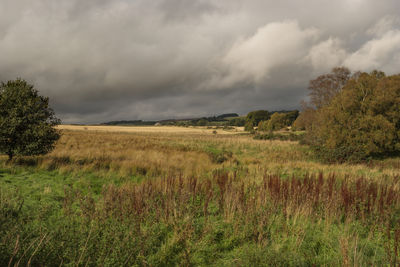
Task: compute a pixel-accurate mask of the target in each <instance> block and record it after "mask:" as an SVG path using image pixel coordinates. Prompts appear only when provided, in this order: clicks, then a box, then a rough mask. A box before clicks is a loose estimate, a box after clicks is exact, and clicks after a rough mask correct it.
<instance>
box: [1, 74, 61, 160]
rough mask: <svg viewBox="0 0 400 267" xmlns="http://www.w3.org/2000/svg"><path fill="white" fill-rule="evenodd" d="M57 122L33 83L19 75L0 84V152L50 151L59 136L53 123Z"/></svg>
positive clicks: (9, 153) (19, 153) (35, 152)
mask: <svg viewBox="0 0 400 267" xmlns="http://www.w3.org/2000/svg"><path fill="white" fill-rule="evenodd" d="M59 123H60V120H59V119H57V118H56V117H55V114H54V111H53V110H52V109H51V108H50V107H49V99H48V98H47V97H43V96H40V95H39V94H38V91H37V90H36V89H34V87H33V85H30V84H28V83H27V82H26V81H24V80H22V79H17V80H13V81H8V82H7V83H1V85H0V152H2V153H5V154H7V155H8V158H9V160H12V158H13V157H14V155H25V156H28V155H41V154H46V153H48V152H50V151H51V150H52V149H53V148H54V144H55V142H56V141H57V140H58V139H59V137H60V134H59V132H58V131H57V130H56V129H54V126H56V125H57V124H59Z"/></svg>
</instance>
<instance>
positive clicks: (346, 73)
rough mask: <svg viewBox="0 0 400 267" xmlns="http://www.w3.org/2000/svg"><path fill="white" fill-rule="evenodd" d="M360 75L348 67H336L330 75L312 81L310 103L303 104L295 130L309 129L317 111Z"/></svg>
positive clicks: (309, 87) (309, 88) (310, 84)
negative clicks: (352, 72)
mask: <svg viewBox="0 0 400 267" xmlns="http://www.w3.org/2000/svg"><path fill="white" fill-rule="evenodd" d="M358 75H359V73H358V72H357V73H354V74H353V75H351V72H350V70H349V69H348V68H346V67H336V68H333V69H332V71H331V72H330V73H328V74H323V75H320V76H318V77H317V78H316V79H314V80H311V81H310V83H309V86H308V90H309V91H310V93H309V97H310V101H309V102H305V101H303V102H302V112H301V113H300V115H299V116H298V118H297V121H296V122H295V123H294V125H293V126H294V129H297V130H305V129H307V128H309V127H310V126H311V124H312V121H313V120H314V117H315V114H314V113H315V111H316V110H317V109H319V108H322V107H324V106H326V105H328V104H329V103H330V101H331V100H332V98H333V97H335V96H336V94H338V93H339V92H340V91H341V90H342V88H343V87H344V85H345V84H346V83H347V81H349V80H350V79H351V78H357V76H358Z"/></svg>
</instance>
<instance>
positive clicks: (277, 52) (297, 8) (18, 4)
mask: <svg viewBox="0 0 400 267" xmlns="http://www.w3.org/2000/svg"><path fill="white" fill-rule="evenodd" d="M399 10H400V1H398V0H381V1H376V0H336V1H331V0H330V1H328V0H291V1H289V0H280V1H275V0H274V1H272V0H213V1H211V0H151V1H149V0H113V1H109V0H57V1H56V0H35V1H32V0H0V12H1V13H0V14H1V15H0V80H1V81H7V80H11V79H15V78H17V77H20V78H23V79H25V80H27V81H28V82H30V83H32V84H34V86H35V88H36V89H38V90H39V92H40V94H42V95H45V96H48V97H49V98H50V103H51V106H52V108H53V109H54V110H55V112H56V114H57V116H58V117H60V118H61V119H62V121H63V122H64V123H99V122H105V121H111V120H137V119H142V120H160V119H167V118H190V117H199V116H212V115H219V114H222V113H231V112H235V113H239V114H241V115H242V114H246V113H247V112H249V111H252V110H258V109H267V110H282V109H296V108H299V107H300V101H301V100H302V99H304V98H306V97H307V94H308V92H307V86H308V82H309V80H310V79H313V78H316V77H317V76H318V75H320V74H324V73H327V72H329V71H330V70H331V69H332V68H333V67H335V66H347V67H348V68H350V69H351V70H352V71H371V70H373V69H379V70H383V71H385V72H386V73H387V74H397V73H399V72H400V12H399Z"/></svg>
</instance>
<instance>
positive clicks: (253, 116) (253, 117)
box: [245, 110, 271, 131]
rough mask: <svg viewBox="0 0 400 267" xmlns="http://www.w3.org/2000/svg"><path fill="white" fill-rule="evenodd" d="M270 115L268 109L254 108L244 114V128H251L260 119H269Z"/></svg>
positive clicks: (247, 129)
mask: <svg viewBox="0 0 400 267" xmlns="http://www.w3.org/2000/svg"><path fill="white" fill-rule="evenodd" d="M270 117H271V114H270V113H269V112H268V110H256V111H252V112H249V113H248V114H247V116H246V124H245V130H246V131H250V130H253V127H255V126H257V125H258V124H259V123H260V121H266V120H269V118H270Z"/></svg>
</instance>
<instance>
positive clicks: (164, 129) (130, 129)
mask: <svg viewBox="0 0 400 267" xmlns="http://www.w3.org/2000/svg"><path fill="white" fill-rule="evenodd" d="M57 128H59V129H64V130H89V131H104V132H127V133H182V134H184V133H200V134H214V131H216V133H217V134H236V133H241V132H244V127H234V129H226V130H224V129H221V128H219V129H215V127H213V128H207V127H177V126H103V125H99V126H97V125H96V126H84V125H82V126H81V125H59V126H58V127H57Z"/></svg>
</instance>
